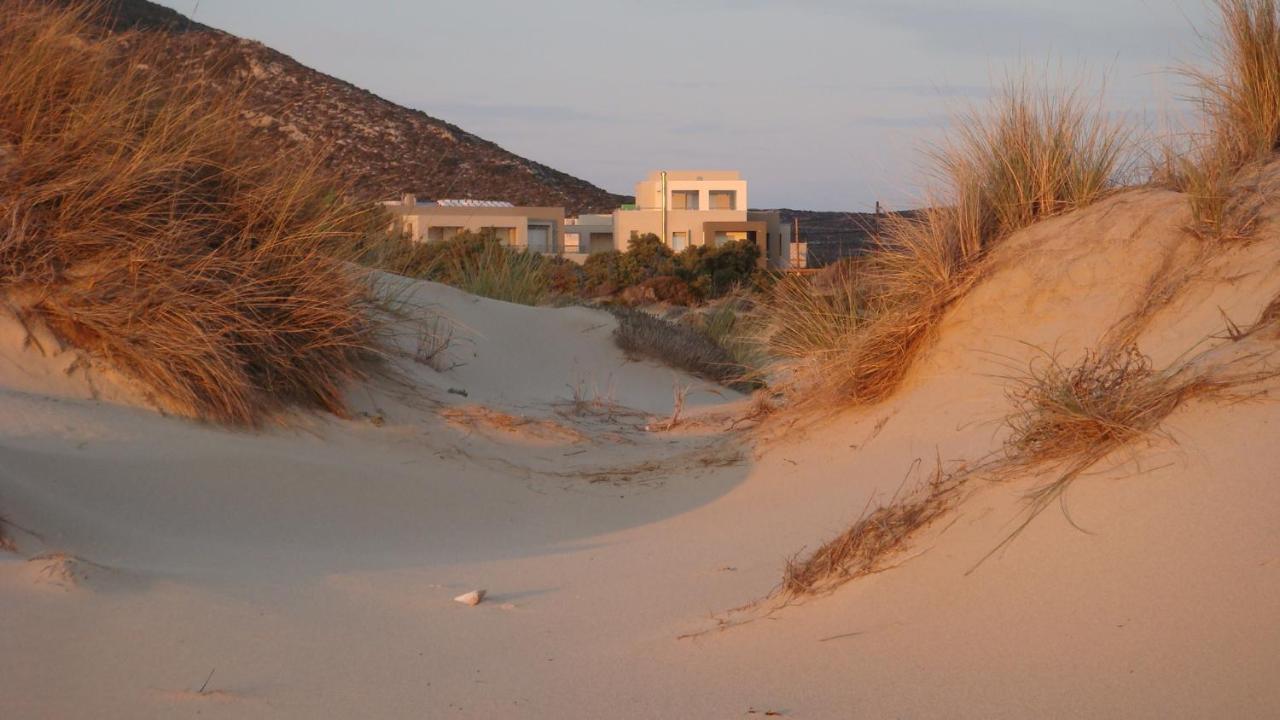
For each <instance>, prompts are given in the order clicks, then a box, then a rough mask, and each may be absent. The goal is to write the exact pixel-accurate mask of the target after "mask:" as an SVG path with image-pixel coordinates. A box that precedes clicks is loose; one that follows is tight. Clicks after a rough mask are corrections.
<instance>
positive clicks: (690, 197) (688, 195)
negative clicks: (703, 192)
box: [671, 190, 698, 210]
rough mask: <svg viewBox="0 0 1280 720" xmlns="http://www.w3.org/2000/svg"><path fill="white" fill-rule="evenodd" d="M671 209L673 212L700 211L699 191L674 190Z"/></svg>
mask: <svg viewBox="0 0 1280 720" xmlns="http://www.w3.org/2000/svg"><path fill="white" fill-rule="evenodd" d="M671 209H672V210H697V209H698V191H697V190H672V191H671Z"/></svg>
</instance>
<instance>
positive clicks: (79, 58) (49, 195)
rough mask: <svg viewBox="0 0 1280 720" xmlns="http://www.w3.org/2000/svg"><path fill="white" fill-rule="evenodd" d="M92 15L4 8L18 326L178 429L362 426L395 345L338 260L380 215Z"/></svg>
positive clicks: (3, 73) (8, 262)
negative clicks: (352, 389)
mask: <svg viewBox="0 0 1280 720" xmlns="http://www.w3.org/2000/svg"><path fill="white" fill-rule="evenodd" d="M94 12H97V9H96V6H72V7H70V8H65V9H58V8H56V7H54V6H52V5H50V4H48V3H37V2H29V1H27V0H2V1H0V224H2V229H0V293H2V294H3V297H4V301H5V303H6V306H7V308H8V309H9V310H10V311H12V312H14V313H15V314H17V315H19V316H20V317H21V318H23V320H24V321H25V322H27V323H40V324H43V325H45V326H47V327H48V328H49V329H50V330H51V331H52V332H53V333H54V334H55V335H56V336H57V337H58V338H59V339H60V340H61V341H62V342H64V343H65V344H67V345H69V346H72V347H75V348H78V349H80V350H81V351H84V352H86V353H88V354H89V355H90V356H92V357H94V358H99V359H101V360H104V361H106V362H107V363H109V364H110V365H111V366H113V367H114V368H116V369H117V370H119V371H121V372H123V373H126V374H127V375H129V376H131V377H133V378H134V379H136V380H138V381H140V382H141V383H142V384H143V385H144V386H145V387H146V388H148V389H149V390H150V392H152V393H153V394H154V396H155V397H156V400H157V402H158V403H159V404H160V405H161V406H162V407H165V408H166V409H168V410H170V411H174V412H178V413H181V414H186V415H190V416H193V417H197V418H205V419H208V420H213V421H218V422H225V423H231V424H237V425H255V424H258V423H260V422H262V421H263V420H264V419H266V418H268V417H270V416H271V415H273V414H274V413H276V412H278V411H280V410H282V409H283V408H285V407H288V406H298V407H303V408H318V409H323V410H327V411H330V412H334V413H337V414H340V415H341V414H344V412H345V403H344V399H343V388H344V385H345V384H346V383H347V382H348V381H350V380H352V379H355V378H358V377H361V375H362V366H363V364H364V363H365V362H366V361H367V358H369V357H370V356H371V355H373V354H374V353H376V352H377V350H378V343H377V340H376V327H375V326H374V324H373V323H372V322H371V320H370V316H369V314H368V312H367V308H368V303H369V289H368V286H367V284H366V283H365V281H364V279H363V278H362V276H361V274H359V273H357V272H354V271H353V270H352V269H351V267H350V266H349V265H347V264H345V263H343V262H340V261H339V260H337V259H335V258H334V257H333V256H332V255H330V254H329V253H327V252H326V251H325V246H326V243H330V242H332V241H333V240H334V239H335V238H340V237H343V236H347V235H350V234H353V233H355V232H357V231H358V229H359V228H360V227H361V225H362V223H363V222H364V219H363V218H362V215H363V213H364V211H363V210H361V209H360V208H359V207H356V206H353V205H351V204H348V203H346V202H345V201H344V200H343V199H342V195H341V192H340V191H339V188H338V186H337V185H335V184H334V183H333V182H331V178H329V177H327V176H326V175H324V174H323V173H321V172H320V171H318V170H317V165H316V164H315V163H314V162H307V161H303V162H297V161H294V160H293V159H291V158H288V157H277V156H274V155H264V154H262V153H261V152H259V151H258V150H257V149H256V148H255V147H254V146H253V144H252V143H251V141H250V138H249V136H248V134H247V130H246V129H245V125H244V124H243V123H242V122H240V117H239V115H240V107H239V103H238V99H237V98H236V97H228V96H224V95H216V94H212V93H210V92H208V91H206V90H205V89H203V88H202V87H200V86H198V85H196V84H192V83H181V82H175V81H173V79H172V78H170V77H165V76H161V75H160V74H158V73H157V72H156V71H155V70H153V69H152V68H153V67H155V66H156V63H153V62H151V60H154V59H156V58H158V57H159V55H158V54H159V53H161V52H162V46H161V45H160V44H158V43H154V44H153V42H152V41H151V40H150V39H149V38H148V37H147V36H146V35H145V34H136V33H135V34H122V35H116V36H106V35H104V34H102V33H101V31H99V30H98V29H97V26H95V25H94V24H93V23H92V22H91V13H94ZM126 47H127V48H128V50H129V51H128V52H127V53H126V52H124V49H125V48H126Z"/></svg>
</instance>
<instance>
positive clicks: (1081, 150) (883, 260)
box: [772, 81, 1128, 404]
mask: <svg viewBox="0 0 1280 720" xmlns="http://www.w3.org/2000/svg"><path fill="white" fill-rule="evenodd" d="M1127 136H1128V133H1127V130H1126V129H1125V127H1124V126H1123V125H1122V124H1121V123H1118V122H1115V121H1112V120H1110V119H1107V118H1106V117H1105V115H1104V114H1103V113H1102V112H1101V110H1100V108H1099V107H1098V104H1097V102H1095V101H1092V100H1089V99H1086V98H1085V97H1084V96H1083V95H1081V94H1080V92H1079V91H1078V90H1077V89H1074V88H1065V89H1053V88H1050V87H1048V86H1043V87H1037V86H1033V85H1032V84H1030V83H1029V82H1027V81H1011V82H1009V83H1007V84H1006V85H1005V87H1004V89H1003V92H1002V93H1001V94H1000V95H999V96H997V97H996V98H995V99H994V100H993V101H992V103H991V105H990V106H989V107H988V108H986V109H985V111H982V112H973V113H970V114H968V115H965V116H962V117H961V118H960V119H959V122H958V125H957V127H956V129H955V130H954V132H953V135H952V138H951V140H950V141H949V142H947V143H945V144H943V145H942V146H940V147H938V148H937V149H935V150H934V151H933V152H932V153H931V154H930V157H931V159H932V161H933V167H934V171H935V175H936V178H935V180H936V184H937V187H938V190H937V191H936V192H937V195H936V197H937V198H938V201H937V202H935V203H933V204H931V206H930V207H928V208H926V209H924V210H922V211H919V212H916V213H912V214H905V215H891V216H889V217H887V218H885V221H884V222H883V223H882V230H881V235H880V237H879V238H878V239H877V244H876V246H875V247H874V248H873V249H872V251H871V252H869V253H868V254H867V255H866V256H864V257H863V258H862V259H861V261H860V263H859V264H858V267H857V271H856V272H848V273H844V274H843V275H840V276H837V278H836V281H835V286H834V287H830V286H828V287H825V288H824V287H818V286H815V285H813V284H812V283H809V284H806V283H804V282H803V281H800V282H798V283H791V284H781V285H780V286H779V287H780V292H779V293H778V294H777V296H776V299H775V300H776V301H775V307H776V308H777V313H776V315H775V318H774V321H775V322H774V328H775V332H774V335H773V340H772V344H773V346H774V348H775V350H776V351H777V352H778V354H779V355H781V356H782V357H783V358H793V359H799V361H800V362H801V363H802V364H806V365H808V366H809V370H810V376H811V377H813V378H816V379H817V385H819V386H821V387H823V388H825V389H827V390H832V391H834V392H835V394H836V395H837V397H839V398H841V399H843V400H844V401H848V402H854V403H860V404H861V403H873V402H878V401H880V400H882V399H884V398H885V397H887V396H888V395H890V394H891V393H892V392H893V391H894V390H895V389H896V388H897V387H898V385H899V384H900V382H901V380H902V378H903V377H904V376H905V374H906V372H907V370H908V369H909V368H910V365H911V362H912V361H913V360H914V359H915V357H916V356H917V355H918V354H919V350H920V349H921V348H922V347H923V346H924V345H925V344H926V343H927V342H928V339H929V337H930V333H931V330H932V329H933V328H934V327H936V325H937V322H938V320H939V319H940V318H941V317H942V315H943V313H944V312H945V311H946V310H947V308H949V307H950V306H951V304H952V303H953V302H954V301H955V300H956V299H958V298H959V297H961V296H963V294H964V293H965V291H966V290H967V289H968V287H969V286H970V285H971V284H972V283H973V282H974V280H975V279H976V278H977V276H978V274H979V267H980V263H981V261H982V259H983V258H984V257H986V255H987V253H988V252H989V251H990V249H991V248H992V247H994V246H995V245H996V244H998V243H999V242H1000V241H1001V240H1003V239H1004V238H1006V237H1008V236H1009V235H1010V234H1012V233H1014V232H1016V231H1017V230H1020V229H1022V228H1025V227H1027V226H1029V225H1031V224H1033V223H1035V222H1037V221H1039V220H1042V219H1045V218H1048V217H1052V216H1054V215H1060V214H1062V213H1066V212H1070V211H1072V210H1075V209H1078V208H1081V207H1084V206H1086V205H1089V204H1090V203H1092V202H1094V201H1096V200H1098V199H1099V198H1101V197H1103V196H1104V195H1105V194H1106V193H1107V192H1109V191H1110V190H1111V189H1112V188H1113V187H1115V185H1116V184H1117V183H1118V181H1119V176H1120V175H1121V173H1122V170H1123V169H1124V163H1125V159H1126V158H1125V148H1126V139H1127ZM841 313H845V314H844V315H843V316H842V315H841Z"/></svg>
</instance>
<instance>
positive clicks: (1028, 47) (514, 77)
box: [161, 0, 1213, 210]
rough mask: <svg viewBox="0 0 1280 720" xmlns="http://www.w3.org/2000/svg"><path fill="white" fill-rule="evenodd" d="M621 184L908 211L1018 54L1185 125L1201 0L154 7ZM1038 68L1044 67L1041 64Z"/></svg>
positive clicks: (224, 3) (236, 2)
mask: <svg viewBox="0 0 1280 720" xmlns="http://www.w3.org/2000/svg"><path fill="white" fill-rule="evenodd" d="M161 4H164V5H167V6H169V7H172V8H174V9H176V10H178V11H180V12H182V13H184V14H186V15H189V16H190V15H192V12H193V10H194V16H195V19H197V20H199V21H200V22H202V23H205V24H207V25H212V26H214V27H218V28H221V29H223V30H226V31H228V32H231V33H234V34H236V35H240V36H242V37H248V38H252V39H254V40H259V41H261V42H263V43H265V44H266V45H268V46H271V47H273V48H275V49H276V50H279V51H281V52H284V53H286V54H288V55H290V56H292V57H293V58H295V59H296V60H298V61H300V62H302V63H304V64H306V65H309V66H311V67H313V68H316V69H318V70H321V71H323V72H325V73H328V74H330V75H334V76H336V77H339V78H341V79H343V80H346V81H348V82H351V83H354V84H355V85H358V86H360V87H363V88H365V89H368V90H370V91H372V92H374V93H377V94H378V95H381V96H383V97H385V98H387V99H389V100H392V101H394V102H397V103H399V104H402V105H406V106H408V107H412V108H416V109H419V110H423V111H425V112H426V113H428V114H430V115H432V116H434V117H437V118H440V119H443V120H446V121H448V122H452V123H454V124H456V125H459V126H461V127H463V128H464V129H466V130H468V131H470V132H473V133H475V134H477V135H480V136H481V137H484V138H486V139H488V140H491V141H493V142H496V143H498V144H499V145H501V146H503V147H505V148H506V149H508V150H510V151H512V152H515V153H517V154H519V155H522V156H524V157H527V158H530V159H533V160H536V161H538V162H541V163H544V164H546V165H550V166H551V167H554V168H556V169H558V170H562V171H564V172H567V173H569V174H571V175H576V176H578V177H581V178H583V179H585V180H588V181H590V182H592V183H595V184H596V185H600V186H601V187H604V188H605V189H608V190H611V191H614V192H617V193H622V194H630V193H631V192H632V187H633V185H634V184H635V182H636V181H638V180H640V179H641V178H642V177H643V176H644V175H645V174H646V173H647V172H648V171H650V170H656V169H681V168H708V169H736V170H740V171H742V172H743V174H744V175H745V177H746V179H747V180H748V181H749V183H750V185H749V187H750V203H751V205H752V206H754V207H770V208H771V207H793V208H804V209H812V210H867V209H870V208H872V207H874V205H875V203H876V201H877V200H879V201H881V202H884V203H885V204H886V205H887V206H888V207H891V208H894V207H896V208H902V207H910V206H913V205H915V204H918V201H919V200H920V198H921V196H922V194H923V192H924V188H925V186H926V185H927V170H926V167H925V163H924V162H923V157H922V155H923V152H922V151H923V150H925V149H927V148H928V147H929V146H930V145H931V144H933V145H936V144H938V143H940V142H942V141H943V139H944V138H945V133H946V131H947V127H948V125H949V123H951V122H952V118H954V117H955V116H956V115H957V114H960V113H963V112H965V111H967V110H969V109H971V108H973V107H975V106H977V107H981V105H982V104H983V103H985V102H987V101H988V100H989V97H990V93H991V91H992V88H993V87H997V86H999V85H1000V84H1001V83H1002V81H1003V80H1004V79H1005V78H1006V77H1008V76H1009V75H1010V74H1011V73H1012V74H1015V75H1016V74H1020V73H1023V72H1025V71H1026V69H1027V68H1032V71H1031V72H1032V73H1033V74H1039V75H1044V76H1047V77H1048V79H1049V81H1050V82H1052V83H1061V82H1067V81H1070V82H1077V81H1078V82H1080V83H1082V84H1083V86H1084V87H1085V88H1086V92H1087V93H1089V94H1090V95H1091V96H1099V97H1101V98H1102V100H1101V102H1102V103H1103V105H1104V107H1105V108H1106V109H1107V111H1108V112H1110V113H1115V114H1117V115H1121V116H1123V117H1125V118H1127V119H1128V120H1130V121H1131V122H1134V123H1135V124H1137V125H1138V126H1140V127H1144V128H1150V129H1153V130H1155V131H1167V130H1168V128H1169V127H1171V126H1174V127H1182V126H1183V125H1185V124H1186V122H1187V120H1186V117H1185V116H1186V113H1187V108H1188V105H1187V103H1186V102H1185V100H1183V99H1182V98H1183V97H1184V96H1185V95H1186V94H1187V92H1188V90H1187V88H1186V87H1185V83H1184V82H1183V81H1182V80H1180V79H1179V78H1178V77H1177V76H1176V75H1175V74H1173V72H1172V70H1173V69H1175V68H1177V67H1179V66H1182V65H1185V64H1186V63H1197V62H1202V61H1203V59H1204V58H1205V56H1206V52H1205V50H1204V46H1203V40H1202V39H1201V38H1200V37H1198V36H1197V34H1196V30H1197V29H1198V30H1200V31H1201V32H1205V33H1211V32H1212V29H1213V25H1212V21H1211V16H1210V13H1209V12H1208V9H1207V7H1206V3H1205V2H1204V0H1074V1H1073V2H1065V1H1064V0H968V1H952V2H948V1H946V0H452V1H450V2H439V1H436V0H428V1H425V2H421V1H419V2H409V1H407V0H400V1H399V2H393V1H392V0H359V2H355V1H353V0H306V1H305V2H303V1H302V0H161ZM1037 68H1039V69H1038V70H1037Z"/></svg>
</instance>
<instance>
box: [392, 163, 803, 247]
mask: <svg viewBox="0 0 1280 720" xmlns="http://www.w3.org/2000/svg"><path fill="white" fill-rule="evenodd" d="M748 201H749V197H748V195H747V181H746V180H744V179H743V178H742V176H741V175H740V174H739V173H738V172H736V171H733V170H678V171H671V170H658V171H654V172H651V173H649V175H648V177H646V178H645V179H644V180H641V181H640V182H638V183H636V202H635V203H633V204H630V205H624V206H623V207H620V208H618V209H617V210H614V211H613V212H612V213H611V214H607V215H606V214H596V215H581V216H579V217H576V218H568V219H566V218H565V216H564V208H559V207H517V206H514V205H512V204H511V203H507V202H501V201H492V200H438V201H433V202H427V201H420V200H418V199H417V198H416V197H414V196H413V195H405V196H404V197H402V198H401V199H400V200H393V201H389V202H385V203H383V205H384V206H385V207H386V208H387V210H388V211H389V212H390V213H391V215H392V217H393V223H394V227H395V228H397V229H398V230H399V231H400V232H402V233H404V234H405V236H407V237H408V238H410V239H412V240H414V241H417V242H439V241H442V240H448V239H450V238H452V237H454V236H456V235H457V234H458V233H460V232H462V231H464V230H466V231H471V232H478V233H479V232H482V233H491V234H493V235H494V236H496V237H497V238H498V239H499V240H501V241H502V242H503V243H505V244H506V245H508V246H510V247H513V248H518V249H528V250H530V251H533V252H540V253H546V254H553V255H560V256H563V257H567V258H569V259H572V260H574V261H576V262H584V261H585V260H586V258H587V257H588V256H590V255H592V254H594V253H600V252H606V251H609V250H626V249H627V247H628V244H629V242H630V241H631V240H632V239H633V238H638V237H641V236H643V235H650V234H652V235H656V236H657V237H659V238H661V239H662V241H663V242H665V243H667V245H669V246H670V247H671V249H672V250H674V251H676V252H680V251H682V250H684V249H685V248H687V247H691V246H701V245H723V244H724V243H727V242H730V241H737V240H746V241H749V242H753V243H755V244H756V245H757V247H759V248H760V265H761V267H770V268H776V269H786V268H788V267H790V266H792V265H793V264H794V261H793V256H794V253H793V252H792V250H793V248H792V242H791V226H790V225H785V224H783V223H782V222H781V218H780V216H779V214H778V213H777V212H776V211H762V210H748V209H747V208H748Z"/></svg>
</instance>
